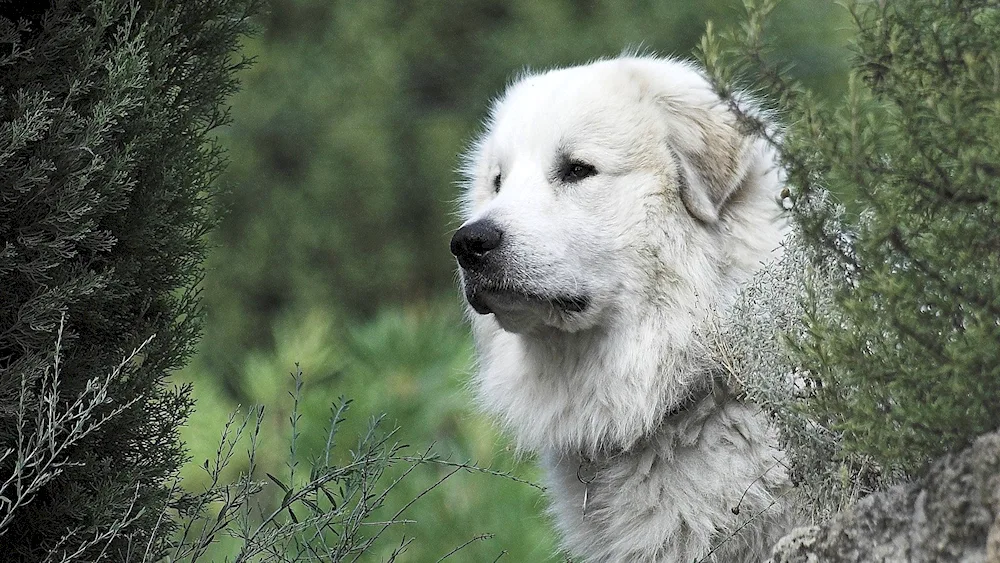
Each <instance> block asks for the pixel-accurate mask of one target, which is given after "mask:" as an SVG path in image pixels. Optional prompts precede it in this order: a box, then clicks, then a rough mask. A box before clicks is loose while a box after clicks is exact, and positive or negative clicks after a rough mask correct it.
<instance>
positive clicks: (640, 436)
mask: <svg viewBox="0 0 1000 563" xmlns="http://www.w3.org/2000/svg"><path fill="white" fill-rule="evenodd" d="M567 163H582V164H585V165H588V166H592V167H593V169H592V170H589V169H586V168H584V169H581V170H583V171H584V172H586V174H584V175H578V177H572V178H571V177H570V176H568V175H567V174H566V169H567V166H568V164H567ZM590 172H593V173H592V174H591V173H590ZM466 176H467V182H466V191H465V194H466V197H465V199H464V207H463V215H464V217H463V218H464V219H465V225H470V224H473V223H475V222H477V221H484V220H486V221H490V222H491V223H492V224H495V225H497V226H499V228H500V229H501V230H502V232H503V238H502V242H501V244H500V246H499V247H498V248H496V249H494V250H492V251H491V252H490V260H491V263H490V269H488V270H487V271H483V272H473V271H470V270H468V269H466V268H462V269H461V274H462V283H463V288H464V290H465V291H466V294H467V295H469V296H470V299H472V298H473V297H471V296H475V298H478V299H479V300H480V304H481V307H480V308H481V310H483V309H485V310H484V312H486V313H487V314H482V315H480V314H476V313H475V312H474V311H472V310H471V309H470V318H471V322H472V328H473V332H474V335H475V340H476V344H477V352H478V374H477V375H476V376H475V378H474V384H475V387H476V391H477V395H478V398H479V400H480V402H481V405H482V407H483V408H484V409H485V410H486V411H487V412H489V413H491V414H492V415H494V416H495V417H496V418H497V419H498V420H499V421H500V422H501V423H502V424H503V426H504V427H505V428H506V429H507V430H508V431H509V432H511V433H512V434H513V436H514V438H515V440H516V442H517V444H518V446H519V447H520V448H522V449H525V450H529V451H534V452H537V453H538V454H540V457H541V459H542V461H543V463H544V466H545V468H546V470H547V475H548V478H547V480H548V485H549V495H550V497H551V501H552V511H553V513H554V515H555V521H556V524H557V527H558V528H559V530H560V532H561V533H562V536H563V541H564V545H565V546H566V548H567V549H568V550H569V551H570V552H572V553H574V554H576V555H580V556H582V557H584V558H586V559H587V560H589V561H635V562H640V561H664V562H674V561H677V562H685V563H687V562H691V561H696V560H704V561H724V562H744V561H758V560H760V559H762V558H763V557H765V555H766V553H767V551H768V548H769V547H770V545H771V544H772V543H773V541H774V540H776V539H777V537H776V536H777V534H779V533H780V531H781V530H782V528H783V526H784V518H783V514H784V513H785V509H784V503H783V502H782V500H781V498H780V494H781V493H780V491H781V490H782V489H783V488H784V487H786V486H787V477H786V474H785V471H784V470H783V466H782V465H781V463H780V460H781V459H782V454H781V452H780V451H779V450H778V449H777V445H776V439H775V436H774V433H773V431H772V430H771V428H770V427H769V426H768V424H767V421H766V420H765V418H766V417H764V415H762V414H761V413H759V412H758V409H756V408H755V407H754V406H753V405H750V404H744V403H743V402H741V401H739V400H737V399H735V398H732V397H728V396H725V394H724V393H723V392H722V391H723V390H722V389H721V388H719V387H716V390H715V392H713V393H711V394H707V393H706V392H701V390H702V389H707V388H708V386H710V385H712V375H711V365H712V364H711V358H705V357H704V356H705V354H704V352H703V350H704V348H703V347H700V346H699V345H698V342H697V338H696V336H695V334H696V331H697V329H698V327H699V326H700V324H701V323H703V322H704V321H705V319H706V316H707V315H708V314H709V312H710V311H713V310H717V309H720V308H724V307H725V305H726V303H727V302H728V301H729V300H731V299H732V297H733V296H734V294H735V292H736V290H737V288H738V287H739V286H740V284H741V283H743V282H745V281H746V280H747V279H748V278H749V277H750V276H751V275H752V274H753V273H754V271H755V270H757V269H758V268H759V266H760V264H761V263H762V261H765V260H768V259H770V258H773V257H774V252H776V249H777V248H779V246H780V240H781V237H782V233H783V224H782V221H781V217H780V213H781V209H780V204H779V203H778V199H779V196H778V192H779V191H780V189H781V177H780V174H779V171H778V170H777V167H776V165H775V159H774V155H773V152H772V151H771V149H770V148H769V147H768V146H767V144H766V143H765V142H764V141H762V140H759V139H753V138H750V137H748V136H746V135H744V134H743V133H741V131H740V129H739V127H738V125H737V121H736V118H735V116H734V115H733V114H732V113H731V112H730V111H729V109H728V107H727V106H726V105H725V104H724V103H722V102H721V101H720V100H719V98H718V97H717V96H716V94H715V93H714V92H713V90H712V88H711V87H710V85H709V84H708V82H707V81H706V80H705V79H704V78H703V77H702V75H701V74H700V73H699V72H698V71H697V69H696V68H695V67H694V66H693V65H691V64H689V63H685V62H680V61H676V60H669V59H660V58H652V57H629V56H626V57H621V58H617V59H612V60H604V61H599V62H595V63H592V64H589V65H585V66H579V67H572V68H566V69H560V70H553V71H549V72H544V73H540V74H532V75H527V76H524V77H523V78H521V79H519V80H517V81H516V82H515V83H514V84H512V85H511V86H510V87H509V88H508V89H507V91H506V93H505V94H504V95H503V96H502V97H501V98H500V99H499V100H498V101H497V102H496V103H495V105H494V107H493V111H492V114H491V118H490V120H489V124H488V127H487V130H486V132H485V134H484V135H483V136H482V137H481V139H480V140H479V141H478V142H477V143H476V144H475V145H474V147H473V148H472V150H471V151H470V154H469V155H468V160H467V163H466ZM497 188H498V189H497ZM565 298H581V299H585V303H586V305H585V306H584V307H582V310H579V309H581V307H579V306H577V307H567V306H566V303H567V301H566V300H565ZM591 478H592V481H591V482H590V483H589V484H587V485H585V484H584V483H583V481H590V480H591ZM585 498H586V514H584V504H585ZM748 521H749V523H748ZM713 550H714V551H713Z"/></svg>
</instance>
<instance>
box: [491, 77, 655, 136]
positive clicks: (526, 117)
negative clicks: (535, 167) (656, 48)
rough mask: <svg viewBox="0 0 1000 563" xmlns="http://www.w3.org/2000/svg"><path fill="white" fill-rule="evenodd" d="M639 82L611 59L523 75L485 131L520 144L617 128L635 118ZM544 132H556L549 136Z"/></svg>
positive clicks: (506, 94)
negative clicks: (603, 63) (608, 61)
mask: <svg viewBox="0 0 1000 563" xmlns="http://www.w3.org/2000/svg"><path fill="white" fill-rule="evenodd" d="M642 96H643V92H642V88H641V84H640V83H639V82H638V81H637V80H636V79H635V78H634V77H633V76H630V75H629V74H628V73H626V72H623V71H622V69H620V68H618V67H615V66H611V65H588V66H582V67H571V68H565V69H559V70H554V71H549V72H546V73H544V74H538V75H532V76H528V77H526V78H524V79H522V80H520V81H518V82H516V83H514V84H513V85H511V86H510V88H508V90H507V92H506V93H505V94H504V96H503V97H502V98H500V100H499V101H498V103H497V105H496V107H495V108H494V112H493V119H492V127H491V131H492V132H493V133H494V135H495V136H497V137H500V138H503V139H516V140H518V142H519V143H521V144H524V143H525V142H530V141H531V140H535V141H539V142H543V143H544V142H546V141H566V140H567V139H565V137H566V136H572V135H573V134H574V133H580V134H585V135H587V136H590V137H592V136H594V135H595V134H597V135H599V134H600V133H601V131H602V130H611V129H614V130H617V131H620V130H621V127H622V121H626V122H628V121H632V120H636V119H639V114H641V113H643V110H644V109H645V108H643V107H642V105H641V103H640V102H641V100H642ZM547 137H558V139H556V138H552V139H549V138H547Z"/></svg>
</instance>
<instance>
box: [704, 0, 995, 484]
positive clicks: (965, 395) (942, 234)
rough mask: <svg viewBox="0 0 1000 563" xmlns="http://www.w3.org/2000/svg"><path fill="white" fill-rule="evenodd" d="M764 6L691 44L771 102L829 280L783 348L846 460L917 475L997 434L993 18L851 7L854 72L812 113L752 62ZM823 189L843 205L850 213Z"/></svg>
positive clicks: (986, 8)
mask: <svg viewBox="0 0 1000 563" xmlns="http://www.w3.org/2000/svg"><path fill="white" fill-rule="evenodd" d="M769 4H771V3H770V2H759V3H758V2H751V3H750V9H751V10H750V11H751V18H750V22H749V23H748V25H747V26H746V27H745V29H744V32H743V33H738V34H734V35H732V36H730V37H729V41H728V42H726V43H725V46H724V44H723V43H719V42H718V41H717V40H716V39H713V38H711V37H710V38H708V39H707V40H706V42H705V44H704V51H705V60H706V62H707V63H709V65H710V66H711V67H712V69H713V70H714V71H715V74H716V77H717V78H718V79H720V81H722V82H724V81H727V80H729V79H732V78H733V77H735V76H738V75H739V74H740V72H741V71H746V72H747V74H751V73H752V74H756V75H757V76H759V77H761V83H762V84H763V87H764V89H765V91H768V92H771V93H773V94H774V96H775V98H776V99H777V100H778V104H777V108H778V110H779V112H780V115H781V116H782V119H783V121H784V122H785V123H786V125H787V127H786V129H785V130H784V137H783V139H781V140H780V142H779V141H778V140H775V141H776V142H778V144H779V146H780V151H781V158H782V163H783V164H784V165H785V167H786V169H787V171H788V177H789V183H790V185H791V187H792V193H791V194H790V196H791V199H792V200H794V202H795V206H794V212H793V215H794V217H795V220H796V223H797V225H798V227H799V228H800V230H801V231H802V233H803V236H804V240H805V242H806V244H807V245H808V246H809V249H810V253H811V256H812V257H813V259H814V261H815V263H816V264H817V266H818V267H819V268H821V269H824V270H826V271H828V272H829V273H830V274H831V279H832V284H833V285H832V287H831V289H830V291H831V296H832V298H833V301H832V305H831V306H830V307H829V308H823V309H814V310H812V313H811V314H810V315H809V316H807V318H806V320H807V325H806V327H807V332H806V333H805V334H804V335H803V336H802V338H801V339H799V340H798V342H797V345H798V356H797V358H798V361H799V362H801V364H802V365H803V366H804V368H805V369H806V370H807V371H806V373H807V375H808V377H809V378H810V379H812V381H813V382H814V383H815V385H816V389H815V392H814V394H813V396H812V399H813V400H811V401H809V402H808V403H807V408H808V409H809V410H810V411H811V413H812V414H813V415H814V416H816V417H817V418H818V420H819V421H820V422H821V424H822V425H823V426H825V427H827V428H829V429H832V430H835V431H836V432H837V433H839V434H840V435H841V436H842V441H843V446H844V447H845V448H846V450H847V451H849V452H856V453H860V454H863V455H867V456H871V458H873V459H874V460H875V461H876V462H877V463H878V464H879V465H881V466H882V467H883V468H887V469H902V470H905V471H908V472H919V471H920V470H921V469H922V468H923V467H925V466H926V463H927V462H928V461H929V460H931V459H933V458H935V457H937V456H939V455H940V454H942V453H943V452H945V451H947V450H954V449H957V448H959V447H961V446H963V445H965V444H967V443H969V442H970V441H971V440H972V439H973V438H974V437H975V436H977V435H979V434H982V433H984V432H986V431H989V430H992V429H995V428H997V427H998V426H1000V410H998V409H996V408H995V404H996V399H997V397H998V396H1000V347H998V346H997V342H998V341H1000V277H998V276H997V275H996V273H997V272H998V271H1000V252H998V249H1000V230H998V228H997V227H998V221H1000V190H998V188H997V179H998V177H1000V153H998V150H1000V54H998V53H1000V34H997V33H996V28H995V27H994V26H993V25H992V22H995V21H996V19H997V14H998V13H1000V12H998V7H997V6H996V3H995V2H988V1H958V2H948V3H928V2H919V1H900V2H884V3H859V4H853V3H852V4H850V5H849V6H848V7H849V11H850V13H851V15H852V16H853V18H854V21H855V23H856V28H857V39H856V44H855V49H856V53H857V54H856V58H855V60H854V63H853V71H852V74H851V77H850V79H849V81H848V90H847V93H846V95H845V96H844V98H843V99H842V100H840V101H839V102H837V103H835V104H825V103H819V102H817V101H816V99H815V97H814V96H812V95H811V94H810V92H808V91H807V90H806V89H804V88H802V87H801V86H798V85H796V84H795V83H793V82H791V81H789V80H787V79H786V78H785V76H784V75H783V73H781V72H779V71H778V70H776V69H775V68H774V67H773V66H771V65H769V64H768V63H767V62H766V52H767V50H766V44H765V41H764V40H763V39H762V38H763V32H762V27H761V22H763V19H764V16H765V15H766V13H767V12H768V11H769V9H770V8H771V6H770V5H769ZM737 105H738V100H737ZM747 123H748V125H749V126H751V127H755V126H756V127H758V129H759V130H760V132H761V133H762V134H764V135H768V134H770V133H769V132H768V131H767V130H766V128H762V127H759V126H760V122H759V121H757V120H756V119H755V117H754V116H753V115H748V119H747ZM831 192H832V193H840V194H846V193H850V194H857V197H858V200H859V201H858V203H857V205H855V206H852V207H851V208H852V209H857V210H858V211H859V212H858V213H846V212H844V210H843V208H841V207H839V206H836V205H831V204H830V197H829V196H828V194H829V193H831Z"/></svg>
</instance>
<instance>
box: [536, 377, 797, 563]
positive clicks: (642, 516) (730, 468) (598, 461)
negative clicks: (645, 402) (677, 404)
mask: <svg viewBox="0 0 1000 563" xmlns="http://www.w3.org/2000/svg"><path fill="white" fill-rule="evenodd" d="M765 437H769V438H773V436H771V432H770V431H769V429H768V428H767V426H766V424H765V421H763V420H761V416H760V415H759V414H758V413H756V412H755V409H754V407H752V406H750V405H744V404H741V403H739V402H737V401H732V400H730V401H727V402H724V403H723V404H717V403H716V398H714V397H712V396H709V397H707V398H705V399H703V400H701V401H700V402H699V403H698V404H697V405H695V406H694V407H692V408H691V409H690V410H688V411H685V412H683V413H680V414H678V415H675V416H673V417H670V418H668V419H667V420H666V421H665V422H664V425H663V426H662V427H661V428H660V429H659V430H658V431H656V432H655V433H654V434H652V435H651V436H649V437H648V438H646V439H643V440H642V441H640V443H639V444H637V445H636V446H634V447H633V448H632V449H631V450H630V451H628V452H620V453H617V454H613V455H611V456H596V458H595V459H594V460H588V459H585V458H583V457H581V456H579V455H574V454H567V453H565V452H556V451H551V450H549V451H545V452H543V454H542V456H543V463H544V465H545V467H546V469H547V478H548V483H547V485H548V487H549V490H550V492H549V494H550V497H551V499H552V505H551V511H552V513H553V515H554V516H555V521H556V525H557V527H558V528H559V530H560V532H561V535H562V537H563V541H564V542H565V545H566V547H567V548H568V549H569V550H570V551H571V552H572V553H577V554H581V555H583V556H585V557H587V560H588V561H600V562H619V561H630V562H674V561H676V562H692V561H706V562H707V561H713V562H720V563H721V562H727V563H728V562H740V563H743V562H753V561H763V560H764V559H766V557H767V555H768V553H769V550H770V547H771V545H773V543H774V542H775V541H776V540H777V539H779V538H780V536H781V534H782V533H783V532H784V531H785V530H786V528H787V522H786V518H785V514H786V513H787V511H786V510H785V506H784V501H783V499H782V497H781V495H782V491H783V489H784V488H785V487H786V486H787V475H786V472H785V469H784V466H783V465H782V455H783V454H782V453H781V452H780V451H779V450H777V449H775V448H774V447H773V446H772V445H771V444H773V443H775V441H774V440H766V439H762V438H765Z"/></svg>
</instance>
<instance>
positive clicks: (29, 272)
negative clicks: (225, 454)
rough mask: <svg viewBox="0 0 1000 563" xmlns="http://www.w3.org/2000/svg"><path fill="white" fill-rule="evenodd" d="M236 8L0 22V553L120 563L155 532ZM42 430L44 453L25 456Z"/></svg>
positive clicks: (151, 6)
mask: <svg viewBox="0 0 1000 563" xmlns="http://www.w3.org/2000/svg"><path fill="white" fill-rule="evenodd" d="M4 7H5V8H7V6H6V5H5V6H4ZM43 7H44V6H43ZM249 8H250V2H248V1H244V0H219V1H214V2H207V1H206V2H197V3H187V2H185V3H175V4H174V3H159V2H155V3H154V2H137V1H125V0H103V1H101V0H95V1H92V2H69V1H57V2H53V3H52V7H51V8H50V9H48V10H47V11H44V12H43V10H42V9H39V10H37V11H33V10H23V9H20V8H18V9H13V8H12V9H13V11H11V12H6V11H5V12H3V14H13V15H15V16H17V19H16V20H11V19H8V18H6V17H0V189H2V197H0V240H3V241H4V243H3V247H2V249H0V285H2V287H3V288H4V299H3V300H2V302H0V319H2V320H0V327H2V329H0V457H2V459H0V475H2V476H3V477H0V480H4V481H6V480H7V479H8V478H11V479H13V480H12V481H7V482H8V483H10V484H11V488H8V489H7V490H6V491H5V494H4V496H3V497H0V521H2V522H3V526H0V534H2V544H3V546H4V560H5V561H17V560H30V561H38V560H41V559H42V558H43V557H45V556H48V557H51V558H54V559H55V560H59V559H60V558H64V559H70V558H75V559H77V560H86V561H95V560H98V559H99V558H102V557H104V558H111V559H118V560H126V559H128V558H129V556H130V555H129V550H130V549H135V548H136V546H141V547H139V548H138V549H146V548H147V546H149V549H151V551H152V552H153V553H155V552H157V550H158V549H160V548H161V547H162V546H161V544H160V542H161V541H162V539H163V537H162V535H156V534H154V532H153V531H154V530H157V529H158V530H162V531H164V532H169V530H170V529H171V523H170V522H169V521H168V522H159V523H158V522H157V518H158V515H159V514H160V513H161V512H162V509H163V507H164V506H165V504H166V503H167V502H168V496H169V491H168V489H167V488H166V487H164V485H163V481H164V479H165V478H167V477H168V476H169V475H171V474H172V473H173V472H175V471H176V470H177V469H178V467H179V466H180V465H181V463H182V462H183V460H184V454H183V451H182V449H181V446H180V444H179V443H178V441H177V427H178V425H179V424H180V423H181V422H182V421H183V420H184V418H185V416H186V415H187V413H188V410H189V408H190V405H191V401H190V398H189V396H188V389H187V388H186V387H182V388H179V389H171V388H168V387H167V386H166V385H165V382H164V377H165V376H166V374H167V373H168V372H170V371H171V370H175V369H177V368H178V367H180V366H182V365H183V364H184V362H185V361H186V360H187V358H188V357H189V356H190V354H191V353H192V351H193V346H194V344H195V339H196V338H197V336H198V333H199V326H200V325H199V315H198V292H197V291H196V290H195V285H196V284H197V282H198V281H199V280H200V277H201V268H200V266H199V263H200V262H201V260H202V258H203V256H204V243H203V241H202V237H203V235H204V234H205V232H206V231H207V229H208V228H209V227H210V226H211V225H212V224H213V215H212V212H211V211H210V207H209V198H210V194H211V193H212V191H213V190H212V188H211V187H210V185H211V182H212V180H213V179H214V178H215V177H216V176H217V175H218V174H219V171H220V169H221V165H222V156H221V152H220V149H219V148H218V146H217V145H214V144H211V143H208V144H206V141H207V139H208V137H207V135H208V132H209V131H210V130H211V129H213V128H214V127H215V126H217V125H219V124H221V123H223V122H224V121H225V119H226V114H225V112H224V111H222V110H221V109H220V103H221V101H222V99H223V98H224V97H225V96H226V95H227V94H229V93H231V92H232V90H233V88H234V81H233V80H234V78H233V77H234V72H235V71H236V70H238V69H239V68H241V66H242V65H241V64H240V63H238V62H237V63H235V64H234V62H233V61H232V60H231V53H232V52H233V50H234V48H235V47H236V41H237V38H238V37H239V36H240V35H241V34H243V33H245V31H246V29H247V15H248V14H247V10H248V9H249ZM22 16H23V17H22ZM62 319H65V327H64V329H61V328H60V327H61V322H62ZM57 333H58V336H57ZM153 335H155V338H154V339H152V340H148V339H149V338H150V337H152V336H153ZM57 338H58V339H59V342H60V344H59V350H58V352H57V353H56V355H55V356H53V345H54V343H55V342H56V341H57ZM144 343H145V344H144ZM140 345H141V346H142V350H141V352H140V353H138V354H137V355H135V356H132V357H131V359H130V363H129V365H128V366H122V365H120V361H121V359H122V358H123V357H128V356H129V351H131V350H133V349H136V348H138V347H140ZM57 362H58V363H57ZM56 373H58V378H57V380H58V382H59V384H58V386H55V383H54V381H55V380H54V379H53V378H54V377H55V374H56ZM108 374H114V376H113V377H108ZM105 378H106V379H105ZM95 382H102V383H99V384H98V383H95ZM95 385H96V387H95ZM98 391H99V393H98ZM111 398H113V401H112V400H111ZM81 409H82V410H81ZM83 412H85V413H86V416H85V417H84V416H82V414H81V413H83ZM27 413H43V414H44V416H43V415H42V414H38V415H37V416H32V415H30V414H27ZM66 417H69V418H66ZM74 417H76V418H74ZM81 417H82V418H81ZM87 421H90V422H87ZM93 421H100V424H97V425H96V426H94V425H92V424H94V422H93ZM67 432H68V433H67ZM74 433H75V434H74ZM67 436H74V439H73V440H71V441H69V442H65V441H63V440H64V439H68V438H67ZM42 440H47V441H48V443H49V444H51V447H48V446H47V447H48V452H47V454H46V456H47V457H45V456H43V457H42V458H38V457H37V456H36V457H31V456H30V452H31V451H33V448H35V447H37V446H38V444H39V443H40V441H42ZM56 443H62V444H64V446H65V447H62V448H61V449H58V451H57V449H56V445H55V444H56ZM32 444H34V446H32ZM26 456H27V457H26ZM39 479H41V481H39ZM32 483H34V484H36V485H38V486H37V487H33V486H31V484H32ZM123 522H127V523H128V526H127V528H126V529H125V531H124V532H122V533H117V532H115V533H110V534H109V531H113V530H117V529H118V528H120V526H121V525H122V523H123ZM158 526H159V527H158ZM95 538H100V541H97V542H95V541H94V539H95ZM151 542H152V543H151Z"/></svg>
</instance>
